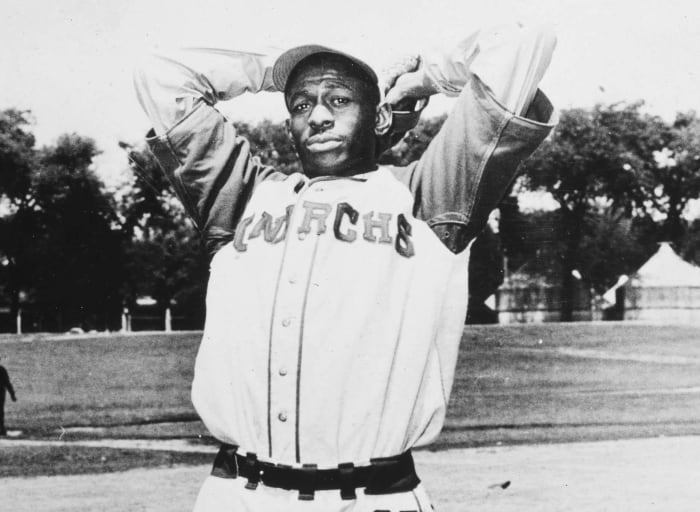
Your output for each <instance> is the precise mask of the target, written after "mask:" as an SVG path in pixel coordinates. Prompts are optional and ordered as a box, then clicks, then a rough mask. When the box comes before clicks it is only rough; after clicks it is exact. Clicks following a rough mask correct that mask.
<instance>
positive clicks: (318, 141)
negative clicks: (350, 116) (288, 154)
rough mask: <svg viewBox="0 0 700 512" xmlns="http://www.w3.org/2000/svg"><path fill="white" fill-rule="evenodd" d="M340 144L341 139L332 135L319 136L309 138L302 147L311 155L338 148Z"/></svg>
mask: <svg viewBox="0 0 700 512" xmlns="http://www.w3.org/2000/svg"><path fill="white" fill-rule="evenodd" d="M342 142H343V141H342V139H340V138H339V137H336V136H334V135H328V134H320V135H312V136H311V137H309V138H308V139H307V141H306V142H305V143H304V145H305V146H306V148H307V149H308V150H309V151H311V152H312V153H322V152H324V151H331V150H333V149H336V148H338V147H339V146H340V145H341V144H342Z"/></svg>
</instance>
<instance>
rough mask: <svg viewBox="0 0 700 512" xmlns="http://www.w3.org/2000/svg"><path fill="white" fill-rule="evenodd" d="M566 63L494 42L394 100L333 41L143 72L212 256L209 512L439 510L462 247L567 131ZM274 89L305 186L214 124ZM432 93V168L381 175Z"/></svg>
mask: <svg viewBox="0 0 700 512" xmlns="http://www.w3.org/2000/svg"><path fill="white" fill-rule="evenodd" d="M554 45H555V39H554V36H553V35H552V34H551V32H550V31H548V30H546V29H539V28H538V29H526V28H522V27H520V26H517V25H514V26H511V27H501V28H496V29H492V30H488V31H480V32H477V33H475V34H472V35H471V36H469V37H468V38H466V39H465V40H464V41H462V42H461V43H460V44H459V45H458V46H457V47H456V48H453V49H451V50H450V51H448V52H446V53H444V54H434V55H420V56H417V57H414V58H412V59H407V60H406V61H405V62H408V63H409V64H408V65H404V66H403V68H401V69H400V70H399V71H398V72H396V70H394V72H393V76H392V77H390V79H389V80H388V84H389V85H390V86H391V87H389V88H388V90H387V89H385V88H384V86H383V85H380V81H379V79H378V77H377V74H376V72H375V70H374V69H373V68H372V67H370V66H369V65H368V64H367V63H366V62H365V61H364V60H362V59H360V58H358V57H357V56H356V55H351V54H349V53H346V52H342V51H339V50H337V49H332V48H328V47H324V46H320V45H306V46H300V47H295V48H292V49H289V50H287V51H285V52H284V53H282V54H280V55H275V56H268V55H263V54H258V53H249V52H239V51H229V50H211V49H191V50H182V51H177V52H173V53H171V54H167V55H156V56H152V57H149V58H147V59H146V60H145V61H144V62H143V63H142V64H141V65H140V66H138V67H137V70H136V73H135V84H136V90H137V94H138V98H139V100H140V103H141V105H142V106H143V108H144V110H145V111H146V113H147V114H148V116H149V118H150V120H151V122H152V125H153V131H152V132H151V133H150V135H149V137H148V139H147V141H148V143H149V145H150V148H151V149H152V151H153V152H154V154H155V155H156V157H157V158H158V160H159V162H160V164H161V166H162V168H163V169H164V171H165V172H166V173H167V175H168V177H169V178H170V180H171V182H172V184H173V187H174V189H175V191H176V193H177V194H178V196H179V197H180V199H181V200H182V202H183V204H184V206H185V208H186V210H187V212H188V213H189V215H190V216H191V217H192V218H193V219H194V222H195V223H196V225H197V226H198V227H199V229H200V230H201V232H202V234H203V237H204V240H205V242H206V245H207V247H208V248H209V250H210V251H211V254H212V260H211V274H210V279H209V286H208V292H207V318H206V324H205V328H204V335H203V340H202V343H201V346H200V349H199V353H198V355H197V360H196V363H195V375H194V382H193V385H192V399H193V402H194V405H195V408H196V410H197V412H198V413H199V415H200V416H201V418H202V420H203V421H204V423H205V424H206V426H207V428H208V429H209V430H210V432H211V433H212V435H213V436H215V437H216V438H217V439H218V440H220V441H221V443H222V447H221V450H220V451H219V454H218V455H217V457H216V460H215V462H214V468H213V470H212V474H211V476H210V477H209V478H207V480H206V481H205V483H204V485H203V487H202V489H201V491H200V493H199V497H198V499H197V503H196V506H195V509H196V510H199V511H234V510H235V511H246V510H251V511H268V510H286V511H295V510H298V511H317V510H318V511H332V510H344V511H397V512H398V511H418V510H429V509H430V503H429V500H428V497H427V495H426V492H425V490H424V488H423V486H422V485H421V484H420V480H419V478H418V476H417V475H416V472H415V469H414V465H413V459H412V457H411V449H412V448H414V447H417V446H423V445H426V444H428V443H430V442H431V441H432V440H433V439H434V438H435V437H436V436H437V435H438V433H439V432H440V429H441V428H442V424H443V420H444V417H445V410H446V407H447V403H448V398H449V395H450V390H451V386H452V380H453V375H454V369H455V364H456V359H457V352H458V346H459V342H460V338H461V334H462V329H463V322H464V318H465V310H466V304H467V290H466V288H467V267H468V259H469V250H468V247H469V243H470V241H471V240H472V239H473V238H474V237H475V236H476V234H477V233H478V232H479V230H480V229H481V228H482V226H483V225H484V224H485V222H486V220H487V217H488V214H489V212H490V211H491V210H492V209H493V208H494V207H496V205H497V204H498V202H499V201H500V199H501V197H502V195H503V194H504V191H505V190H506V189H507V187H508V185H509V184H510V182H511V181H512V179H513V177H514V176H515V172H516V169H517V167H518V165H519V163H520V162H521V161H522V160H523V159H524V158H526V157H527V156H528V155H529V154H530V153H531V152H532V151H534V149H535V148H536V147H537V146H538V145H539V144H540V142H541V141H542V140H543V139H544V138H545V137H546V136H547V134H548V133H549V131H550V130H551V128H552V126H553V123H554V117H553V110H552V107H551V104H550V103H549V101H548V100H547V99H546V97H545V96H544V95H543V94H542V93H541V92H540V91H539V90H538V84H539V81H540V79H541V77H542V75H543V73H544V70H545V69H546V67H547V65H548V63H549V60H550V56H551V53H552V50H553V48H554ZM261 91H273V92H274V91H276V92H279V93H283V98H284V101H285V104H286V107H287V109H288V111H289V120H288V121H287V127H288V130H289V135H290V137H291V138H292V140H293V142H294V144H295V147H296V150H297V153H298V155H299V158H300V160H301V165H302V168H303V171H304V172H303V174H301V173H297V174H291V175H284V174H282V173H280V172H277V171H276V170H275V169H273V168H271V167H269V166H265V165H263V164H262V163H261V161H260V160H259V159H258V158H257V157H256V156H255V155H253V154H251V149H250V145H249V143H248V142H247V141H246V140H245V139H244V138H242V137H240V136H238V135H237V134H236V129H235V127H234V125H233V124H232V123H231V122H230V121H229V120H228V119H227V118H226V117H225V116H224V115H222V114H221V113H220V112H219V111H218V110H217V109H216V104H217V102H219V101H224V100H230V99H233V98H235V97H237V96H239V95H241V94H243V93H245V92H248V93H258V92H261ZM434 94H446V95H448V96H454V97H456V98H457V99H456V101H455V104H454V108H453V110H452V113H451V114H450V116H449V117H448V119H447V121H446V122H445V124H444V126H443V127H442V129H441V131H440V132H439V134H438V135H437V136H436V137H435V139H434V140H433V141H432V143H431V144H430V146H429V147H428V149H427V150H426V152H425V153H424V154H423V156H422V157H421V158H420V160H418V161H417V162H414V163H412V164H411V165H409V166H407V167H389V166H378V165H377V158H378V154H379V153H380V152H381V151H382V149H385V148H386V147H387V146H388V145H390V144H391V143H392V142H394V141H396V140H397V139H398V138H400V136H401V135H402V130H403V129H405V127H406V126H405V124H404V125H403V126H402V122H401V121H402V119H403V120H405V118H402V117H401V116H400V115H397V116H394V114H393V112H392V105H398V104H400V103H401V102H403V101H405V100H409V101H412V100H416V99H419V98H428V97H430V96H432V95H434ZM409 119H410V115H409ZM415 120H416V119H415V116H414V121H415ZM410 124H411V123H409V125H410Z"/></svg>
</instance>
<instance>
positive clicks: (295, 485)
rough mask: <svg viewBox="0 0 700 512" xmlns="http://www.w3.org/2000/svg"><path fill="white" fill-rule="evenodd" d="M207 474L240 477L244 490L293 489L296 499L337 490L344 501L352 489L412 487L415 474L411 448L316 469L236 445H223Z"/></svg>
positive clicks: (384, 491) (374, 491)
mask: <svg viewBox="0 0 700 512" xmlns="http://www.w3.org/2000/svg"><path fill="white" fill-rule="evenodd" d="M211 474H212V475H213V476H216V477H220V478H238V477H243V478H246V479H247V480H248V483H247V484H246V486H245V487H246V489H250V490H255V489H257V487H258V484H260V483H262V484H263V485H265V486H268V487H276V488H278V489H287V490H296V491H298V492H299V499H300V500H313V499H314V493H315V492H316V491H328V490H338V491H340V496H341V498H342V499H344V500H352V499H355V498H356V497H357V495H356V489H358V488H364V493H365V494H394V493H400V492H408V491H411V490H413V489H415V488H416V486H417V485H418V484H419V483H420V479H419V478H418V475H417V474H416V469H415V465H414V463H413V456H412V455H411V451H410V450H409V451H406V452H404V453H402V454H400V455H396V456H393V457H383V458H377V459H372V460H371V461H370V464H369V465H367V466H355V465H354V464H353V463H351V462H348V463H343V464H339V465H338V467H337V468H332V469H318V468H317V467H316V465H315V464H304V465H303V466H302V467H300V468H297V467H292V466H286V465H282V464H274V463H271V462H263V461H260V460H258V458H257V456H256V455H255V454H254V453H247V454H246V455H242V454H240V453H238V447H237V446H232V445H228V444H223V445H222V446H221V448H220V449H219V453H218V454H217V455H216V459H215V460H214V467H213V469H212V472H211Z"/></svg>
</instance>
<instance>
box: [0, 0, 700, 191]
mask: <svg viewBox="0 0 700 512" xmlns="http://www.w3.org/2000/svg"><path fill="white" fill-rule="evenodd" d="M698 19H700V3H698V2H693V1H692V0H664V1H656V0H637V1H628V0H605V1H603V0H585V1H584V0H527V1H525V0H488V1H486V2H484V1H479V2H477V1H472V0H448V1H440V0H430V1H424V0H346V1H344V2H341V1H335V2H331V1H329V0H325V1H324V0H287V1H274V2H273V1H268V0H255V1H245V2H244V1H240V0H196V1H195V0H188V1H182V0H152V1H149V0H119V1H114V0H111V1H109V0H2V2H1V3H0V42H1V43H2V44H0V65H1V66H2V73H0V109H5V108H10V107H16V108H21V109H29V110H31V111H32V114H33V116H34V119H35V125H34V126H33V127H32V129H33V132H34V133H35V135H36V136H37V141H38V144H39V145H43V144H51V143H52V142H54V141H55V139H56V137H57V136H58V135H60V134H62V133H70V132H76V133H79V134H81V135H85V136H89V137H92V138H94V139H95V140H96V141H97V143H98V146H99V148H100V149H101V150H102V155H101V156H100V157H99V158H98V159H97V161H96V167H97V170H98V172H99V173H100V175H101V176H102V177H103V178H104V179H105V181H106V182H107V183H108V184H116V183H119V182H120V180H122V179H123V176H124V175H125V172H126V169H127V165H126V159H125V156H124V154H123V153H122V151H121V150H120V149H119V148H118V146H117V142H118V141H120V140H124V141H128V142H136V141H138V140H140V139H141V138H142V136H143V135H144V134H145V132H146V131H147V129H148V121H147V119H146V117H145V115H144V114H143V113H142V111H141V109H140V107H139V105H138V103H137V101H136V97H135V95H134V92H133V86H132V82H131V69H132V66H133V63H134V62H135V60H136V59H137V58H138V57H139V55H142V54H143V53H144V52H148V51H153V50H158V49H163V48H173V47H182V46H199V47H205V46H206V47H220V48H232V49H247V48H260V47H263V46H274V47H280V48H284V47H288V46H290V45H292V44H299V43H302V42H318V43H326V44H334V43H335V44H338V43H341V44H347V43H350V44H352V46H353V47H354V48H357V49H358V51H359V52H362V54H363V55H366V56H371V59H374V60H380V61H386V60H390V59H391V57H392V56H401V55H403V54H405V53H409V52H411V51H420V50H421V49H424V48H435V47H449V46H450V45H451V44H453V43H455V42H457V41H458V40H459V39H460V38H462V37H465V36H467V35H468V34H469V33H471V32H472V31H473V30H476V29H478V28H479V27H484V26H490V25H494V24H499V23H504V22H512V21H518V22H521V23H525V24H532V23H549V24H552V25H553V26H554V28H555V30H556V32H557V36H558V45H557V49H556V51H555V54H554V57H553V60H552V63H551V65H550V68H549V70H548V72H547V75H546V76H545V78H544V81H543V82H542V84H541V88H542V89H543V90H544V92H545V93H547V95H548V96H549V97H550V99H551V100H552V102H553V103H554V104H555V106H556V107H558V108H569V107H589V106H592V105H593V104H594V103H596V102H605V103H611V102H617V101H634V100H638V99H643V100H645V103H646V109H647V111H649V112H651V113H655V114H659V115H661V116H663V117H664V118H666V119H669V120H670V119H672V118H673V116H674V115H675V113H676V112H678V111H685V110H689V109H696V110H700V75H699V73H700V66H699V65H698V60H699V59H698V57H700V30H698V29H697V21H696V20H698ZM428 108H429V110H428V114H438V113H441V112H443V111H445V110H446V109H449V102H448V101H431V105H430V106H429V107H428ZM222 109H223V110H224V111H225V112H226V113H227V114H228V115H229V116H230V117H232V118H234V119H241V120H246V121H253V122H255V121H258V120H262V119H264V118H270V119H273V120H281V119H283V118H284V108H283V103H282V100H281V98H280V97H279V95H278V94H269V93H262V94H258V95H249V97H247V98H239V99H236V100H234V101H232V102H227V104H226V105H223V106H222Z"/></svg>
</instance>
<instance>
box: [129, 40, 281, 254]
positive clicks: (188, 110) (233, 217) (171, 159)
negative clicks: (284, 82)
mask: <svg viewBox="0 0 700 512" xmlns="http://www.w3.org/2000/svg"><path fill="white" fill-rule="evenodd" d="M272 62H273V60H272V58H271V57H268V56H266V55H263V54H259V53H246V52H236V51H230V50H218V49H185V50H178V51H174V52H171V53H168V54H156V55H151V56H148V57H146V58H144V59H143V60H142V61H141V62H140V63H139V65H138V66H137V67H136V69H135V72H134V85H135V88H136V94H137V96H138V99H139V102H140V103H141V106H142V107H143V109H144V111H145V112H146V114H147V115H148V117H149V119H150V121H151V123H152V126H153V130H152V131H151V132H150V133H149V135H148V137H147V139H146V140H147V142H148V144H149V146H150V148H151V150H152V151H153V153H154V154H155V156H156V158H157V159H158V161H159V163H160V165H161V167H162V168H163V170H164V171H165V172H166V174H167V176H168V178H169V179H170V181H171V183H172V185H173V188H174V189H175V192H176V194H177V195H178V197H179V198H180V200H181V201H182V203H183V205H184V206H185V209H186V211H187V213H188V214H189V215H190V217H192V219H193V220H194V222H195V224H196V225H197V227H198V228H199V229H200V230H201V231H202V232H203V236H204V239H205V243H206V245H207V248H208V250H209V252H210V253H211V254H213V253H214V252H215V251H216V250H217V249H218V247H220V246H221V245H222V244H223V243H226V242H227V241H228V240H230V239H231V238H232V236H233V231H234V228H235V226H236V223H237V221H238V218H239V217H240V215H241V214H242V211H243V208H244V207H245V199H246V198H247V197H248V196H249V194H250V192H251V191H252V187H253V186H254V184H255V182H256V180H257V179H259V178H260V177H261V176H262V175H264V174H266V173H270V172H272V169H269V168H268V169H266V168H263V166H262V165H261V164H260V162H259V160H258V159H257V158H254V157H253V156H252V155H251V153H250V146H249V144H248V142H247V141H246V140H245V139H244V138H242V137H239V136H238V135H237V134H236V130H235V128H234V126H233V123H232V122H230V121H229V120H227V119H226V118H225V116H224V115H223V114H221V112H219V111H218V110H217V109H216V108H215V105H216V103H217V102H218V101H223V100H229V99H232V98H235V97H236V96H239V95H241V94H243V93H244V92H251V93H257V92H260V91H274V90H275V88H274V85H273V83H272V79H271V66H272Z"/></svg>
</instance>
